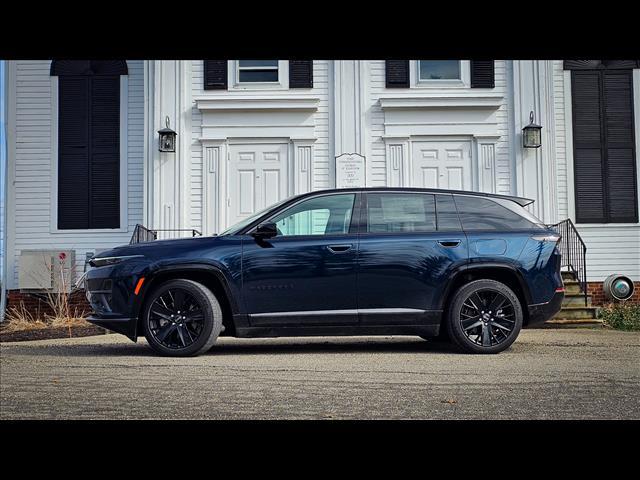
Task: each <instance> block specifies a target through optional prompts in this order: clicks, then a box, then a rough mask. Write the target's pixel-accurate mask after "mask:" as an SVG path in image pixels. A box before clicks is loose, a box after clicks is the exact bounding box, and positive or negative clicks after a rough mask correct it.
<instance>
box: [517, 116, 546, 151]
mask: <svg viewBox="0 0 640 480" xmlns="http://www.w3.org/2000/svg"><path fill="white" fill-rule="evenodd" d="M534 120H535V117H534V115H533V111H531V113H530V114H529V125H527V126H526V127H524V128H523V129H522V146H523V147H524V148H538V147H541V146H542V127H541V126H540V125H537V124H536V123H534V122H533V121H534Z"/></svg>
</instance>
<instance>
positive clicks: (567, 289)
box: [563, 280, 581, 295]
mask: <svg viewBox="0 0 640 480" xmlns="http://www.w3.org/2000/svg"><path fill="white" fill-rule="evenodd" d="M563 283H564V293H565V295H566V294H567V293H569V294H573V293H581V292H580V283H578V282H576V281H575V280H569V281H565V282H563Z"/></svg>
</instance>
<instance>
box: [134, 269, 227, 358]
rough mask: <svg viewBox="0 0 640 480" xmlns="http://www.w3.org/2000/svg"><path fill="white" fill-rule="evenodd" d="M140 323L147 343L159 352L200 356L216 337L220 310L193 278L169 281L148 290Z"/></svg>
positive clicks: (220, 327) (162, 353)
mask: <svg viewBox="0 0 640 480" xmlns="http://www.w3.org/2000/svg"><path fill="white" fill-rule="evenodd" d="M143 326H144V336H145V337H146V339H147V342H149V345H150V346H151V347H152V348H153V349H154V350H155V351H156V352H158V353H160V354H161V355H167V356H174V357H186V356H192V355H199V354H200V353H203V352H206V351H207V350H209V349H210V348H211V347H212V346H213V344H214V343H215V341H216V339H217V338H218V335H219V334H220V331H221V330H222V309H221V308H220V302H218V299H217V298H216V297H215V295H214V294H213V292H211V290H209V289H208V288H206V287H205V286H204V285H202V284H200V283H197V282H194V281H193V280H185V279H179V280H170V281H168V282H166V283H163V284H161V285H160V286H158V288H156V289H155V290H154V291H153V292H151V293H150V297H149V300H148V301H147V303H146V306H145V309H144V316H143Z"/></svg>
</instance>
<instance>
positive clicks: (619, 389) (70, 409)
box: [0, 329, 640, 419]
mask: <svg viewBox="0 0 640 480" xmlns="http://www.w3.org/2000/svg"><path fill="white" fill-rule="evenodd" d="M0 389H1V390H0V402H1V403H0V418H1V419H20V418H24V419H27V418H28V419H129V418H130V419H134V418H135V419H141V418H153V419H168V418H172V419H488V418H500V419H577V418H582V419H640V333H626V332H615V331H605V330H588V329H576V330H525V331H523V332H522V333H521V335H520V337H519V339H518V340H517V341H516V343H515V344H514V345H513V346H512V347H511V348H510V349H509V350H507V351H506V352H503V353H501V354H499V355H492V356H474V355H464V354H459V353H456V352H453V351H452V350H451V349H449V348H448V347H446V346H442V345H438V344H432V343H428V342H426V341H424V340H422V339H420V338H417V337H402V336H397V337H345V338H337V337H321V338H295V339H288V338H287V339H284V338H283V339H260V340H240V339H225V338H223V339H220V340H219V341H218V343H217V344H216V346H214V348H213V349H212V350H211V351H210V352H209V353H208V354H206V355H203V356H200V357H197V358H182V359H176V358H163V357H157V356H154V355H153V354H152V352H151V350H150V349H149V348H148V347H147V345H146V344H145V342H144V340H140V341H139V342H138V344H134V343H132V342H130V341H129V340H127V339H126V338H124V337H122V336H119V335H101V336H96V337H86V338H77V339H62V340H44V341H36V342H22V343H3V344H1V345H0Z"/></svg>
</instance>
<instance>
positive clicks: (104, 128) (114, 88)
mask: <svg viewBox="0 0 640 480" xmlns="http://www.w3.org/2000/svg"><path fill="white" fill-rule="evenodd" d="M91 83H92V89H91V124H90V125H91V149H90V163H89V166H90V167H89V168H90V172H89V173H90V181H89V190H90V192H89V194H90V198H91V205H90V209H89V213H90V216H89V223H90V228H119V227H120V77H117V76H108V77H107V76H104V77H93V78H92V79H91Z"/></svg>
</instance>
